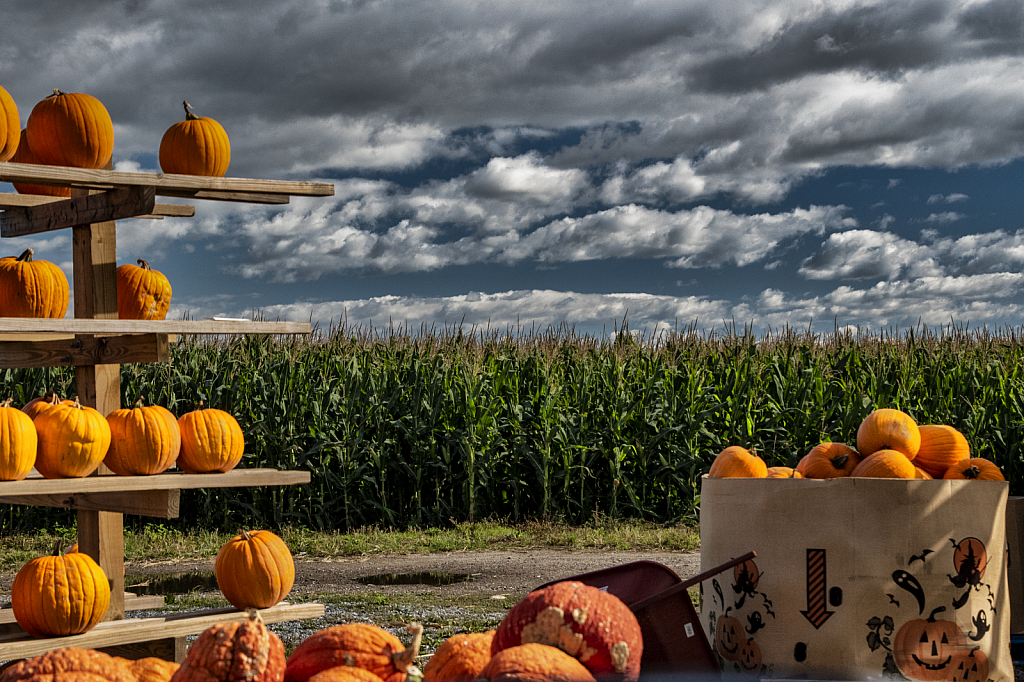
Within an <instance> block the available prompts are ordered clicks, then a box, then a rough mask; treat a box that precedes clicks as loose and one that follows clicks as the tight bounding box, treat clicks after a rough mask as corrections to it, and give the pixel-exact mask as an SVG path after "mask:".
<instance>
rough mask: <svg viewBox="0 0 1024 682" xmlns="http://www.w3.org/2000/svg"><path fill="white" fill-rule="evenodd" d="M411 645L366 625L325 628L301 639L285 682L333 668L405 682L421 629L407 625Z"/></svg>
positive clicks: (290, 659)
mask: <svg viewBox="0 0 1024 682" xmlns="http://www.w3.org/2000/svg"><path fill="white" fill-rule="evenodd" d="M409 632H410V633H411V634H412V636H413V639H412V644H410V645H409V648H406V647H405V645H403V644H402V642H401V640H399V639H398V638H397V637H395V636H394V635H393V634H391V633H390V632H388V631H387V630H385V629H383V628H380V627H377V626H376V625H371V624H369V623H343V624H341V625H333V626H331V627H329V628H324V629H323V630H320V631H319V632H315V633H313V634H312V635H310V636H309V637H307V638H306V639H304V640H303V641H302V642H301V643H300V644H299V645H298V646H297V647H295V650H294V651H292V655H291V656H289V657H288V665H287V667H286V668H285V671H284V679H285V682H306V680H308V679H310V678H311V677H313V676H314V675H316V674H317V673H319V672H321V671H324V670H327V669H328V668H334V667H336V666H341V665H344V666H349V667H356V668H362V669H363V670H368V671H369V672H371V673H373V674H374V675H376V676H377V677H379V678H381V679H382V680H385V682H404V680H405V679H406V676H407V671H409V670H410V669H411V670H414V671H415V668H414V667H412V663H413V661H414V660H415V659H416V656H417V655H418V654H419V650H420V641H421V639H422V637H423V626H421V625H420V624H419V623H413V624H412V625H410V626H409Z"/></svg>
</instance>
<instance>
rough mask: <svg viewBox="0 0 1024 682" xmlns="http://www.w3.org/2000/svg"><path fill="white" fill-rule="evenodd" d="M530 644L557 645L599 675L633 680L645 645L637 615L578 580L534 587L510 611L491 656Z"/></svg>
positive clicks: (611, 597) (601, 591) (492, 645)
mask: <svg viewBox="0 0 1024 682" xmlns="http://www.w3.org/2000/svg"><path fill="white" fill-rule="evenodd" d="M531 642H536V643H539V644H548V645H551V646H556V647H559V648H560V649H562V650H563V651H565V653H567V654H569V655H570V656H575V657H576V658H578V659H580V662H581V663H582V664H583V665H584V666H586V668H587V670H589V671H590V672H591V673H593V674H594V676H595V677H603V676H616V677H620V678H621V679H624V680H630V681H631V680H635V679H637V677H638V676H639V674H640V659H641V658H642V657H643V649H644V645H643V636H642V634H641V632H640V624H639V623H638V622H637V619H636V616H634V615H633V612H632V611H630V610H629V607H628V606H626V605H625V604H624V603H623V602H622V600H620V599H619V598H618V597H616V596H615V595H613V594H611V593H610V592H607V591H604V590H599V589H597V588H596V587H591V586H590V585H585V584H584V583H581V582H579V581H576V580H563V581H561V582H557V583H555V584H553V585H549V586H547V587H544V588H541V589H539V590H534V591H533V592H531V593H529V594H528V595H526V596H525V597H523V599H522V600H520V602H519V603H518V604H516V605H515V606H513V607H512V608H511V609H509V611H508V613H506V614H505V617H504V619H502V621H501V623H500V624H499V625H498V628H497V630H496V632H495V634H494V640H493V641H492V642H491V654H492V655H494V654H496V653H498V652H499V651H501V650H502V649H508V648H510V647H514V646H518V645H520V644H529V643H531Z"/></svg>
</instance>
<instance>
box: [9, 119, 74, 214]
mask: <svg viewBox="0 0 1024 682" xmlns="http://www.w3.org/2000/svg"><path fill="white" fill-rule="evenodd" d="M11 163H31V164H39V157H37V156H36V155H35V154H33V153H32V148H31V147H29V146H28V133H27V130H26V129H25V128H22V130H21V143H20V144H19V145H18V151H17V152H15V154H14V157H13V158H11ZM13 184H14V189H16V190H17V191H18V193H19V194H41V195H43V196H47V197H66V198H70V197H71V188H70V187H58V186H56V185H27V184H25V183H24V182H15V183H13Z"/></svg>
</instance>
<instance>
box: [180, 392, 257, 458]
mask: <svg viewBox="0 0 1024 682" xmlns="http://www.w3.org/2000/svg"><path fill="white" fill-rule="evenodd" d="M178 429H179V430H180V431H181V451H180V452H179V453H178V467H179V468H180V469H182V470H183V471H185V472H186V473H189V474H205V473H210V472H221V473H224V472H228V471H231V470H232V469H234V468H235V466H237V465H238V463H239V462H241V461H242V454H243V453H244V452H245V436H244V435H243V434H242V427H241V426H239V425H238V421H236V420H235V418H234V417H232V416H231V415H230V414H228V413H227V412H225V411H224V410H218V409H215V408H210V409H203V404H202V403H201V402H200V403H199V407H198V408H197V409H195V410H193V411H191V412H188V413H186V414H183V415H182V416H181V417H180V418H179V419H178Z"/></svg>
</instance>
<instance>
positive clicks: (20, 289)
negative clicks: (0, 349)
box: [0, 249, 71, 318]
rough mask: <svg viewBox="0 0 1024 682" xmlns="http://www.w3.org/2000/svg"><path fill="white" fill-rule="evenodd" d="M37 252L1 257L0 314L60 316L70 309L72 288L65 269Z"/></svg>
mask: <svg viewBox="0 0 1024 682" xmlns="http://www.w3.org/2000/svg"><path fill="white" fill-rule="evenodd" d="M34 254H35V251H33V250H32V249H25V251H23V252H22V254H21V255H20V256H18V257H17V258H15V257H14V256H6V257H4V258H0V317H46V318H61V317H64V313H66V312H67V311H68V302H69V301H70V300H71V287H70V285H69V284H68V278H67V277H66V276H65V275H64V272H63V271H62V270H61V269H60V268H59V267H57V266H56V265H54V264H53V263H51V262H50V261H46V260H33V258H32V256H33V255H34Z"/></svg>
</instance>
